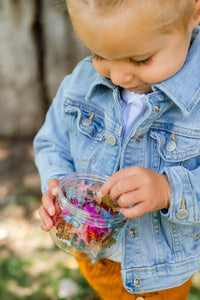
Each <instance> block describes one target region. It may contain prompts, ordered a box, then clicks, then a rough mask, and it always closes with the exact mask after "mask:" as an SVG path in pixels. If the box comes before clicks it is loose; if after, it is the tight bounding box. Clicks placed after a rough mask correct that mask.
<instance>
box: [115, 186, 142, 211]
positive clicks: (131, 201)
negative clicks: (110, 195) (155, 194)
mask: <svg viewBox="0 0 200 300" xmlns="http://www.w3.org/2000/svg"><path fill="white" fill-rule="evenodd" d="M143 198H144V196H143V193H142V192H141V190H135V191H131V192H128V193H123V194H122V195H121V196H120V197H119V198H118V200H117V202H118V204H119V206H120V207H129V206H131V205H135V204H137V203H139V202H143V201H142V199H143Z"/></svg>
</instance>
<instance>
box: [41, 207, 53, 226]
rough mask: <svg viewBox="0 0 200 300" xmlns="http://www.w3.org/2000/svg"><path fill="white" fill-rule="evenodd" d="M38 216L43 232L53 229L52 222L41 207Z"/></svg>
mask: <svg viewBox="0 0 200 300" xmlns="http://www.w3.org/2000/svg"><path fill="white" fill-rule="evenodd" d="M39 215H40V218H41V223H40V226H41V228H42V229H43V230H45V231H49V230H50V229H51V228H52V227H53V220H52V219H51V217H50V216H49V214H48V212H47V211H46V210H45V208H44V207H43V206H41V207H40V209H39Z"/></svg>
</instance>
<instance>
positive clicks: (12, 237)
mask: <svg viewBox="0 0 200 300" xmlns="http://www.w3.org/2000/svg"><path fill="white" fill-rule="evenodd" d="M5 203H6V205H5V204H3V205H2V204H1V215H0V252H1V254H0V299H1V300H17V299H25V300H62V298H59V297H58V291H59V284H60V282H61V280H62V279H63V278H72V279H73V280H74V281H75V282H76V283H78V285H79V286H80V293H79V294H78V295H77V296H75V297H72V298H70V300H98V299H99V298H98V296H97V295H96V293H95V292H94V291H93V290H92V288H91V287H90V286H89V285H88V284H87V282H86V281H85V279H84V278H83V277H82V275H81V273H80V271H79V269H78V267H77V264H76V261H75V260H74V259H73V258H72V257H71V256H68V255H66V254H65V253H64V252H62V251H60V250H59V249H58V248H56V247H55V246H54V245H53V242H52V241H51V238H50V236H49V234H47V233H45V232H43V231H42V230H41V229H40V227H39V217H38V214H37V211H38V208H39V206H40V197H39V196H38V197H36V196H33V195H32V193H31V191H28V190H27V189H26V188H25V187H24V186H23V185H19V186H18V189H17V192H16V194H15V195H13V196H12V197H10V198H9V199H7V201H5ZM199 299H200V272H198V273H197V274H195V276H194V278H193V285H192V289H191V292H190V295H189V298H188V300H199Z"/></svg>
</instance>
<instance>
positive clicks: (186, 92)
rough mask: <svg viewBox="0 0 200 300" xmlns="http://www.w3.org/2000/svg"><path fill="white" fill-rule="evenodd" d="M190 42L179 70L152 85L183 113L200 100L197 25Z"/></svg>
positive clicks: (198, 31) (185, 113) (189, 110)
mask: <svg viewBox="0 0 200 300" xmlns="http://www.w3.org/2000/svg"><path fill="white" fill-rule="evenodd" d="M191 42H192V45H191V47H190V50H189V52H188V55H187V57H186V61H185V63H184V65H183V67H182V68H181V70H180V71H179V72H177V73H176V74H175V75H174V76H172V77H170V78H169V79H167V80H164V81H162V82H160V83H157V84H153V85H152V89H153V91H155V90H161V91H162V92H163V93H164V94H166V95H167V96H168V97H169V98H170V99H172V101H173V102H174V103H175V104H176V105H177V106H178V107H179V108H180V109H181V110H182V112H183V114H184V115H189V114H190V113H191V111H192V110H193V109H194V107H195V105H196V104H197V103H198V102H199V101H200V27H199V26H198V27H196V28H195V29H194V31H193V35H192V40H191ZM166 63H167V62H166Z"/></svg>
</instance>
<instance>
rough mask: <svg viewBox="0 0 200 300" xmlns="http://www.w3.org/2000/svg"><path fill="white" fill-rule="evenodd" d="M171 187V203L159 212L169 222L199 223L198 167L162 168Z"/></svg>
mask: <svg viewBox="0 0 200 300" xmlns="http://www.w3.org/2000/svg"><path fill="white" fill-rule="evenodd" d="M162 173H163V174H166V175H167V176H168V180H169V183H170V187H171V204H170V207H169V209H168V210H161V214H162V215H163V216H165V217H167V218H168V219H169V220H170V221H171V222H174V223H181V224H185V225H191V224H197V223H200V184H199V183H200V167H198V168H196V169H194V170H192V171H189V170H187V169H185V168H183V167H182V166H177V167H169V168H164V169H163V172H162Z"/></svg>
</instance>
